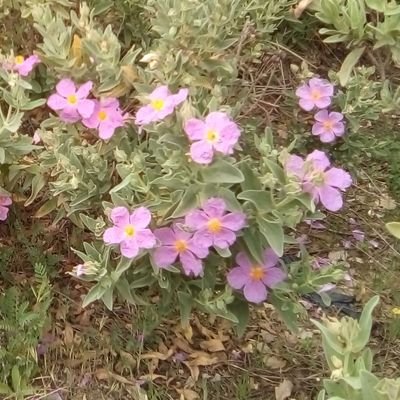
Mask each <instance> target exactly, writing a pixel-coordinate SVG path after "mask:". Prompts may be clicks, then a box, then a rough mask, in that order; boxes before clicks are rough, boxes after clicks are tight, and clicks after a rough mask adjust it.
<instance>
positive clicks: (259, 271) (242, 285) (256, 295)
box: [227, 249, 286, 303]
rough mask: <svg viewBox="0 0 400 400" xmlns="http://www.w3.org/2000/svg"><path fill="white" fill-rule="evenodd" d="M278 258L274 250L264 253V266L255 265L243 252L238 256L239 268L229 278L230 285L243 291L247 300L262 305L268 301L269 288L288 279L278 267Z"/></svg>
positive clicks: (232, 271) (234, 269) (231, 272)
mask: <svg viewBox="0 0 400 400" xmlns="http://www.w3.org/2000/svg"><path fill="white" fill-rule="evenodd" d="M278 260H279V258H278V256H277V255H276V254H275V252H274V251H273V250H272V249H267V250H265V251H264V258H263V263H262V264H254V263H252V262H251V261H250V259H249V257H247V255H246V254H245V253H243V252H241V253H239V254H238V255H237V256H236V262H237V264H238V266H237V267H235V268H233V269H232V270H231V271H230V272H229V273H228V276H227V279H228V283H229V285H230V286H231V287H232V288H233V289H236V290H242V289H243V294H244V297H245V298H246V300H248V301H251V302H252V303H261V302H263V301H265V300H266V299H267V295H268V291H267V287H268V288H274V287H275V286H276V285H277V284H278V283H280V282H282V281H283V280H284V279H285V278H286V274H285V273H284V272H283V271H282V270H281V269H280V268H277V267H276V264H277V263H278Z"/></svg>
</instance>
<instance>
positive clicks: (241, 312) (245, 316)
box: [228, 299, 250, 337]
mask: <svg viewBox="0 0 400 400" xmlns="http://www.w3.org/2000/svg"><path fill="white" fill-rule="evenodd" d="M228 310H229V311H230V312H231V313H232V314H234V315H235V316H236V318H237V319H238V323H237V325H236V326H235V330H236V333H237V335H238V336H239V337H242V336H243V335H244V333H245V331H246V328H247V324H248V323H249V319H250V311H249V303H248V302H247V301H243V300H240V299H235V300H234V302H233V303H231V304H229V305H228Z"/></svg>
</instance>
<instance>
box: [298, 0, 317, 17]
mask: <svg viewBox="0 0 400 400" xmlns="http://www.w3.org/2000/svg"><path fill="white" fill-rule="evenodd" d="M313 1H314V0H300V2H299V4H297V6H296V7H295V8H294V10H293V15H294V16H295V18H300V17H301V14H303V12H304V11H305V10H306V9H307V8H308V7H309V6H310V4H311V3H312V2H313Z"/></svg>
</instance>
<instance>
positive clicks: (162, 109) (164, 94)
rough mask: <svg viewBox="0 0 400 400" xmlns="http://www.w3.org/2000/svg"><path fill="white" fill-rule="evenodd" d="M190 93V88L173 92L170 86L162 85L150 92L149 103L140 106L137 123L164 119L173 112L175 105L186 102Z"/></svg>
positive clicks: (143, 123)
mask: <svg viewBox="0 0 400 400" xmlns="http://www.w3.org/2000/svg"><path fill="white" fill-rule="evenodd" d="M188 94H189V91H188V89H180V90H179V91H178V93H176V94H172V93H171V92H170V91H169V89H168V86H160V87H158V88H156V89H155V90H153V92H152V93H150V94H149V96H148V100H149V104H147V105H145V106H143V107H140V108H139V110H138V111H137V113H136V121H135V123H136V125H147V124H150V123H152V122H157V121H161V120H163V119H164V118H165V117H167V116H168V115H170V114H172V113H173V112H174V110H175V107H176V106H177V105H179V104H181V103H182V102H184V101H185V100H186V98H187V96H188Z"/></svg>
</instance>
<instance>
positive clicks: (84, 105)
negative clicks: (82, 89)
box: [77, 99, 96, 118]
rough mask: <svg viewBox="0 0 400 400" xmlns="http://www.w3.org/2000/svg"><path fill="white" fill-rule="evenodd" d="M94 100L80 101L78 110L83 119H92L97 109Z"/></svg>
mask: <svg viewBox="0 0 400 400" xmlns="http://www.w3.org/2000/svg"><path fill="white" fill-rule="evenodd" d="M95 105H96V104H95V102H94V101H93V100H87V99H82V100H79V103H78V107H77V110H78V112H79V114H80V115H81V116H82V117H83V118H90V117H91V115H92V114H93V111H94V108H95Z"/></svg>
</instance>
